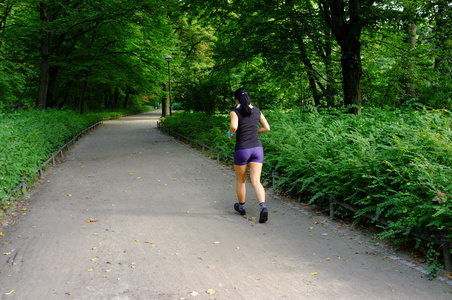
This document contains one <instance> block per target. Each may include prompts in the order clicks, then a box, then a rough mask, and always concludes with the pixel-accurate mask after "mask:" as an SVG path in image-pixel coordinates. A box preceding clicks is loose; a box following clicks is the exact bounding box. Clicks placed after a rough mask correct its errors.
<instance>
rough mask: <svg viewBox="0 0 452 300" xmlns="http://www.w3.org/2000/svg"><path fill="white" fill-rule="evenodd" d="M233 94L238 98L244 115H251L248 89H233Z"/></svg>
mask: <svg viewBox="0 0 452 300" xmlns="http://www.w3.org/2000/svg"><path fill="white" fill-rule="evenodd" d="M234 96H235V99H238V100H239V103H240V111H241V113H242V114H244V115H245V116H249V115H251V112H252V111H251V107H250V105H251V98H250V95H249V94H248V91H247V90H246V89H244V88H239V89H238V90H236V91H235V93H234Z"/></svg>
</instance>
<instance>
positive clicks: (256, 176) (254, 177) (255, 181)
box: [250, 162, 265, 203]
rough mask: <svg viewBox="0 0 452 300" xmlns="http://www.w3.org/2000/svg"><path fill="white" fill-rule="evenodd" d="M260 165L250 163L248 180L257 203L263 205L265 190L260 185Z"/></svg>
mask: <svg viewBox="0 0 452 300" xmlns="http://www.w3.org/2000/svg"><path fill="white" fill-rule="evenodd" d="M261 173H262V164H261V163H256V162H250V179H251V184H252V185H253V188H254V192H255V193H256V197H257V200H258V201H259V203H265V189H264V187H263V185H262V183H261Z"/></svg>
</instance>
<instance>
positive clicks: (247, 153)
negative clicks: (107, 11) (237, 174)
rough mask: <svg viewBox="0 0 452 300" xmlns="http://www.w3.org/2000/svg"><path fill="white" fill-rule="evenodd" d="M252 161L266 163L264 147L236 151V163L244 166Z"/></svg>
mask: <svg viewBox="0 0 452 300" xmlns="http://www.w3.org/2000/svg"><path fill="white" fill-rule="evenodd" d="M250 162H256V163H261V164H262V163H264V149H263V148H262V147H254V148H249V149H240V150H235V151H234V165H238V166H244V165H247V164H248V163H250Z"/></svg>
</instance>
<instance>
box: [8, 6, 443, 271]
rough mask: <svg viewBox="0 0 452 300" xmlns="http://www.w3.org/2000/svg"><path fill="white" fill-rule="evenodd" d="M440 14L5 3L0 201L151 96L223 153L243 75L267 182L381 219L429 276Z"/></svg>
mask: <svg viewBox="0 0 452 300" xmlns="http://www.w3.org/2000/svg"><path fill="white" fill-rule="evenodd" d="M451 17H452V5H451V4H449V3H448V2H447V1H444V0H431V1H427V0H422V1H421V0H395V1H389V0H349V1H344V0H337V1H333V0H303V1H301V0H298V1H297V0H286V1H282V0H260V1H258V0H246V1H245V0H221V1H200V0H181V1H178V0H166V1H158V0H132V1H120V0H89V1H86V0H84V1H77V0H72V1H64V0H59V1H58V0H48V1H34V0H2V1H0V117H1V120H0V126H1V131H0V145H1V146H2V149H5V150H2V152H1V153H0V167H1V169H0V179H1V189H0V199H3V198H4V196H5V195H7V194H8V193H9V191H11V189H12V188H13V187H14V186H15V185H16V184H17V182H19V181H20V180H21V178H22V177H23V176H24V175H29V173H32V169H33V168H36V166H37V165H39V164H40V163H41V162H42V161H44V160H46V156H48V155H49V154H50V153H51V152H52V151H55V149H56V148H58V147H59V146H60V145H61V144H62V143H64V142H65V141H66V140H68V139H70V138H71V137H72V136H74V135H75V134H77V133H78V132H79V131H80V128H81V127H83V126H88V125H89V124H92V123H93V122H97V121H98V120H99V119H102V118H105V117H108V113H111V114H114V115H116V114H117V113H118V111H121V112H123V113H130V112H131V111H137V110H138V111H140V110H143V109H146V106H151V107H159V106H161V108H162V117H167V118H166V119H165V124H166V126H168V127H173V128H174V129H177V130H179V131H181V132H184V133H185V134H190V133H193V132H196V133H197V136H198V138H199V139H206V140H207V141H210V142H211V143H212V144H213V146H215V147H220V148H224V149H227V151H232V150H231V149H232V144H231V143H230V141H229V140H227V139H224V138H223V136H224V134H223V131H224V130H226V131H227V113H228V112H229V110H230V108H231V107H233V105H234V103H235V101H234V99H233V92H234V90H235V89H236V88H238V87H242V86H244V87H246V88H247V89H248V90H249V91H250V94H251V97H252V101H253V103H254V104H255V105H256V106H258V107H259V108H261V109H262V110H263V111H264V112H265V114H266V116H267V117H268V119H269V120H270V121H271V125H272V131H271V133H269V134H268V135H266V136H265V137H264V139H266V140H265V141H264V145H266V146H265V147H266V149H265V150H266V153H267V156H266V157H267V158H266V165H265V168H264V172H265V173H266V174H269V173H270V172H271V170H272V168H273V169H274V170H275V171H276V172H277V173H278V174H279V180H278V181H277V182H276V184H278V187H279V188H281V189H284V190H285V191H287V192H291V193H295V194H297V195H301V196H302V197H303V198H306V199H308V200H310V202H311V203H313V204H316V205H319V207H326V205H322V201H323V202H325V201H327V202H328V201H329V200H333V201H344V202H347V203H350V204H352V205H354V206H355V207H358V211H357V212H356V213H353V214H350V213H349V212H347V211H346V210H344V211H343V212H341V210H340V209H339V210H338V213H339V215H341V214H342V216H344V217H347V216H349V217H351V218H354V219H355V220H360V217H361V216H362V215H364V214H369V213H371V214H372V215H373V216H374V218H373V221H374V222H376V221H377V219H379V218H384V219H385V223H386V225H385V226H384V228H385V229H384V231H383V233H382V236H384V237H390V238H394V240H395V241H399V242H405V243H407V242H408V243H411V242H414V243H415V244H414V246H415V247H417V248H418V249H420V250H422V251H423V252H424V253H423V254H424V255H425V256H426V257H427V259H428V261H429V263H430V266H431V274H436V273H437V271H438V270H439V269H441V268H442V264H444V259H447V255H445V252H441V251H440V249H441V247H442V246H444V245H446V244H447V243H449V244H450V243H451V239H452V234H451V232H450V229H451V228H452V199H451V196H450V195H452V185H451V182H450V178H452V177H451V175H452V172H451V166H452V164H451V162H452V155H451V151H450V150H451V138H452V135H451V133H450V128H451V115H450V108H451V102H452V78H451V75H450V74H451V68H452V55H451V54H452V37H451V34H452V23H451V22H450V21H448V20H450V18H451ZM168 55H171V56H172V60H171V61H170V62H167V61H166V60H165V58H166V57H167V56H168ZM169 83H170V84H169ZM147 109H149V107H147ZM176 110H184V111H185V112H186V113H184V114H179V113H178V114H174V115H173V114H172V112H173V111H176ZM106 112H107V114H105V113H106ZM225 114H226V115H225ZM168 115H171V116H168ZM74 124H78V125H77V126H75V125H74ZM73 125H74V126H73ZM61 128H64V130H61ZM60 133H64V134H60ZM23 149H27V150H26V151H25V150H23ZM30 158H32V159H30ZM0 201H1V200H0ZM6 202H8V203H9V202H10V201H9V200H8V201H3V205H5V203H6ZM414 232H422V233H424V234H426V235H427V236H430V237H433V238H435V241H437V242H438V241H439V242H438V243H435V242H428V243H425V242H424V241H423V240H421V239H419V238H411V237H410V234H411V233H414ZM412 245H413V244H412ZM445 249H446V248H445ZM447 249H448V248H447ZM447 251H448V252H449V253H450V250H447ZM449 263H450V262H449Z"/></svg>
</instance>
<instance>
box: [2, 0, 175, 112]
mask: <svg viewBox="0 0 452 300" xmlns="http://www.w3.org/2000/svg"><path fill="white" fill-rule="evenodd" d="M175 4H177V2H174V1H170V0H168V1H164V2H162V1H156V0H134V1H121V0H108V1H106V0H95V1H54V0H44V1H35V0H23V1H15V0H7V1H0V109H1V108H2V107H7V108H23V107H25V108H33V107H39V108H47V107H50V108H58V109H60V108H69V109H73V110H76V111H80V112H82V113H83V112H84V110H85V109H97V108H107V109H112V108H114V109H117V108H124V109H127V108H128V107H131V106H133V105H135V104H139V103H150V104H154V103H157V102H160V101H161V98H162V95H164V94H165V90H164V89H162V83H163V82H165V80H166V78H167V77H166V76H167V73H166V69H165V67H166V61H165V60H164V58H165V56H166V55H167V54H168V52H169V47H170V46H171V38H170V36H171V35H172V28H171V25H170V24H169V21H170V20H171V19H170V18H168V14H169V12H170V11H172V10H173V8H172V6H173V5H175Z"/></svg>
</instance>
